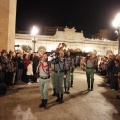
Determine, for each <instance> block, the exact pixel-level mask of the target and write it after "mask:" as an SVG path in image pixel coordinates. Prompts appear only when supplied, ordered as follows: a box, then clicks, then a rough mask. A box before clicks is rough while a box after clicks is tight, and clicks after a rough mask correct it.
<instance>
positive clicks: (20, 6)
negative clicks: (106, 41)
mask: <svg viewBox="0 0 120 120" xmlns="http://www.w3.org/2000/svg"><path fill="white" fill-rule="evenodd" d="M119 11H120V0H17V15H16V30H17V31H18V30H22V31H30V29H31V27H32V26H33V25H37V26H38V27H39V28H40V31H41V33H40V34H42V31H43V28H44V27H45V26H62V27H65V26H69V27H73V26H74V27H75V28H76V30H77V31H78V32H80V31H81V30H82V31H83V32H84V36H85V37H87V38H90V36H91V35H92V34H96V33H98V31H99V30H100V29H109V30H113V27H112V25H111V22H112V20H113V19H114V17H115V15H116V14H117V13H118V12H119Z"/></svg>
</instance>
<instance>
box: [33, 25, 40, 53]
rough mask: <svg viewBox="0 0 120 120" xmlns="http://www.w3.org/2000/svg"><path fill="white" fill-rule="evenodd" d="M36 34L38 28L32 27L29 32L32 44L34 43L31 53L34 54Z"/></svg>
mask: <svg viewBox="0 0 120 120" xmlns="http://www.w3.org/2000/svg"><path fill="white" fill-rule="evenodd" d="M38 32H39V29H38V27H37V26H33V27H32V30H31V35H32V36H33V40H32V42H33V43H34V47H33V52H35V43H36V42H37V41H36V39H35V35H37V34H38Z"/></svg>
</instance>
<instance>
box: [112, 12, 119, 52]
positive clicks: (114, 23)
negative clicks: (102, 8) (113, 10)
mask: <svg viewBox="0 0 120 120" xmlns="http://www.w3.org/2000/svg"><path fill="white" fill-rule="evenodd" d="M112 25H113V26H114V27H115V29H116V30H117V34H118V54H120V13H118V14H117V15H116V17H115V19H114V20H113V22H112Z"/></svg>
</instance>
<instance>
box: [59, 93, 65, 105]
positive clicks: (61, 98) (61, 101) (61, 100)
mask: <svg viewBox="0 0 120 120" xmlns="http://www.w3.org/2000/svg"><path fill="white" fill-rule="evenodd" d="M63 102H64V101H63V94H61V97H60V103H63Z"/></svg>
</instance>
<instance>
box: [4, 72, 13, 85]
mask: <svg viewBox="0 0 120 120" xmlns="http://www.w3.org/2000/svg"><path fill="white" fill-rule="evenodd" d="M5 83H6V84H7V86H12V85H13V72H6V75H5Z"/></svg>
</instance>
